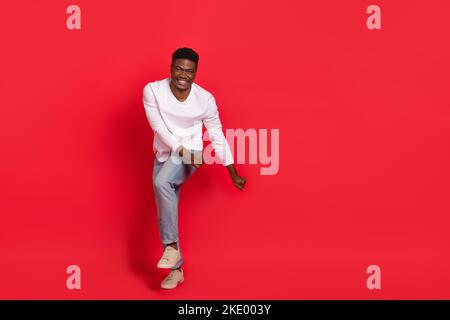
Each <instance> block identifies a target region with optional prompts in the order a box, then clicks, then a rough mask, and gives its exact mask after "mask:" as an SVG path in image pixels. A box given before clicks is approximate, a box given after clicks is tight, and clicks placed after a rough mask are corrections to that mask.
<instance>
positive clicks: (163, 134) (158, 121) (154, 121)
mask: <svg viewBox="0 0 450 320" xmlns="http://www.w3.org/2000/svg"><path fill="white" fill-rule="evenodd" d="M143 102H144V108H145V114H146V116H147V120H148V122H149V123H150V126H151V127H152V129H153V132H154V133H155V134H157V135H158V136H159V137H160V138H161V140H162V141H163V142H164V143H165V144H166V145H168V146H169V147H170V148H171V149H172V151H176V149H177V148H178V147H179V146H180V145H181V144H180V143H179V141H178V139H177V138H176V137H175V136H174V135H173V134H172V133H171V132H170V131H169V130H168V129H167V127H166V124H165V123H164V121H163V119H162V118H161V114H160V112H159V110H158V104H157V102H156V98H155V95H154V93H153V91H152V88H151V87H150V85H146V86H145V87H144V91H143Z"/></svg>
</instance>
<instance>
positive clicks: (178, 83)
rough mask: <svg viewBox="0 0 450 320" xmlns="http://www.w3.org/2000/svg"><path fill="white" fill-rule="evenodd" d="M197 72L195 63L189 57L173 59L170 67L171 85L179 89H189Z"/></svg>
mask: <svg viewBox="0 0 450 320" xmlns="http://www.w3.org/2000/svg"><path fill="white" fill-rule="evenodd" d="M196 73H197V65H196V63H195V62H194V61H191V60H189V59H175V60H174V61H173V63H172V65H171V67H170V75H171V78H172V83H173V85H174V86H175V87H176V88H177V89H178V90H181V91H184V90H189V89H190V88H191V86H192V83H193V82H194V79H195V74H196Z"/></svg>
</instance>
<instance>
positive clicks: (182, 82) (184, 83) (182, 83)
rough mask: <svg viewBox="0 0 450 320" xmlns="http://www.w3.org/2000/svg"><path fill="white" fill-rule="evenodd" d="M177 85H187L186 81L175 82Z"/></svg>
mask: <svg viewBox="0 0 450 320" xmlns="http://www.w3.org/2000/svg"><path fill="white" fill-rule="evenodd" d="M177 83H178V84H181V85H183V86H186V85H187V84H188V82H187V81H186V80H177Z"/></svg>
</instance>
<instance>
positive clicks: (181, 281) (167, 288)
mask: <svg viewBox="0 0 450 320" xmlns="http://www.w3.org/2000/svg"><path fill="white" fill-rule="evenodd" d="M183 281H184V278H182V279H181V280H180V281H178V282H177V284H176V285H175V286H173V287H163V286H161V288H162V289H166V290H170V289H175V288H176V287H177V286H178V284H179V283H183Z"/></svg>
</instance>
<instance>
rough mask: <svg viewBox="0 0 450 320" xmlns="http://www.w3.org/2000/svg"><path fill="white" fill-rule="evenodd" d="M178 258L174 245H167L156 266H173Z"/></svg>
mask: <svg viewBox="0 0 450 320" xmlns="http://www.w3.org/2000/svg"><path fill="white" fill-rule="evenodd" d="M179 260H180V252H179V251H178V250H177V249H175V248H174V247H171V246H167V247H166V249H165V250H164V253H163V255H162V257H161V259H159V261H158V265H157V267H158V268H161V269H170V268H173V267H175V265H176V264H177V262H178V261H179Z"/></svg>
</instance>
